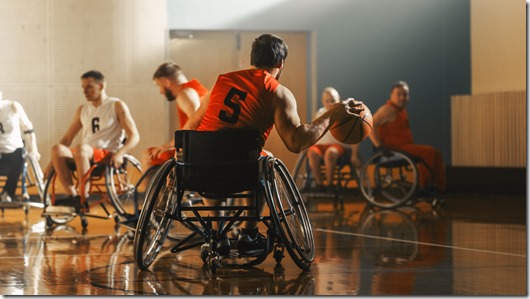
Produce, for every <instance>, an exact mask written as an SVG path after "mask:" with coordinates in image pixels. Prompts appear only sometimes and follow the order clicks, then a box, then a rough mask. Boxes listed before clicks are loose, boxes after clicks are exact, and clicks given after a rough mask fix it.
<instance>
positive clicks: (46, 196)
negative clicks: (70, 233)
mask: <svg viewBox="0 0 530 299" xmlns="http://www.w3.org/2000/svg"><path fill="white" fill-rule="evenodd" d="M66 196H67V195H66V193H65V192H64V191H63V190H62V187H61V184H60V183H59V180H58V179H57V177H56V175H55V170H54V169H53V168H52V170H51V171H50V174H49V175H48V178H47V179H46V183H45V184H44V191H43V195H42V204H43V206H44V211H45V212H46V208H47V207H50V206H53V204H52V199H53V198H55V199H58V198H64V197H66ZM53 201H55V200H53ZM45 218H46V224H47V225H48V226H51V225H53V224H65V223H68V222H70V221H72V219H74V218H75V216H74V215H71V214H64V215H63V214H60V213H58V214H57V215H46V216H45Z"/></svg>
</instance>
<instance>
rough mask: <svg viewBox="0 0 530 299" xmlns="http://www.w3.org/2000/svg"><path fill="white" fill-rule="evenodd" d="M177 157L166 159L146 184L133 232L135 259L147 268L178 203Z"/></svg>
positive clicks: (153, 257) (166, 232) (155, 253)
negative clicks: (147, 185) (169, 216)
mask: <svg viewBox="0 0 530 299" xmlns="http://www.w3.org/2000/svg"><path fill="white" fill-rule="evenodd" d="M175 166H176V161H175V160H174V159H171V160H168V161H167V162H165V163H164V164H163V165H162V167H161V168H160V170H159V171H158V172H157V173H156V176H155V178H154V181H153V184H152V185H150V186H149V188H148V191H147V196H146V201H145V203H144V207H143V208H142V211H141V212H140V218H139V220H138V225H137V226H136V233H135V235H134V259H135V261H136V264H137V265H138V267H139V268H140V269H142V270H147V268H149V266H150V265H151V264H152V263H153V262H154V260H155V259H156V257H157V255H158V253H159V252H160V250H161V249H162V246H163V245H164V241H165V240H166V237H167V234H168V231H169V230H170V228H171V222H172V219H171V218H168V217H167V215H168V214H173V213H174V210H175V208H176V204H177V194H176V192H177V181H176V179H177V176H176V167H175Z"/></svg>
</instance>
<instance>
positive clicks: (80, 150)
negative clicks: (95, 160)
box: [73, 144, 93, 159]
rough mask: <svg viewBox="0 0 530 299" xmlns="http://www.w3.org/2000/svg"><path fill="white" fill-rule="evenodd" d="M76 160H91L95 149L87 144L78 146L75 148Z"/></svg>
mask: <svg viewBox="0 0 530 299" xmlns="http://www.w3.org/2000/svg"><path fill="white" fill-rule="evenodd" d="M74 149H75V150H74V152H73V156H74V159H90V158H91V157H92V153H93V149H92V147H91V146H89V145H86V144H78V145H76V146H75V147H74Z"/></svg>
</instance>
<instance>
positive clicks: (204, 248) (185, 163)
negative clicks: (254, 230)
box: [134, 129, 314, 273]
mask: <svg viewBox="0 0 530 299" xmlns="http://www.w3.org/2000/svg"><path fill="white" fill-rule="evenodd" d="M175 144H176V148H177V153H179V152H181V153H182V155H181V157H180V158H179V159H177V158H174V159H171V160H169V161H167V162H166V163H164V164H163V166H162V167H161V169H160V170H159V171H158V172H157V174H156V176H155V179H154V180H153V182H152V184H151V185H150V186H149V188H148V190H149V191H148V193H147V196H146V201H145V204H144V207H143V209H142V211H141V213H140V219H139V222H138V226H137V229H136V233H135V238H134V258H135V260H136V263H137V265H138V266H139V268H140V269H142V270H146V269H148V268H149V266H150V265H151V264H152V263H153V262H154V261H155V259H156V257H157V255H158V253H159V252H160V250H161V249H162V246H163V244H164V242H165V240H166V237H167V235H168V231H169V229H170V228H171V225H172V221H178V222H180V223H183V224H185V226H186V227H188V228H191V229H192V232H191V233H190V234H189V235H188V236H187V237H185V238H184V239H182V240H181V241H180V242H178V243H177V244H176V245H174V246H173V247H172V248H171V249H170V250H171V252H173V253H177V252H181V251H183V250H187V249H190V248H194V247H200V248H201V250H200V257H201V259H202V260H203V262H204V263H205V264H206V265H207V266H208V267H209V269H210V270H211V272H212V273H215V272H216V270H217V269H219V268H221V267H246V266H252V265H257V264H259V263H261V262H263V261H264V260H265V259H266V258H267V256H268V255H269V254H270V253H271V252H274V258H275V260H276V262H277V263H280V262H281V260H282V258H283V250H284V248H285V249H287V251H288V252H289V254H290V255H291V257H292V258H293V261H294V262H295V263H296V264H297V265H298V266H299V267H300V268H302V269H304V270H307V269H309V267H310V265H311V262H312V261H313V259H314V240H313V234H312V229H311V225H310V222H309V219H308V216H307V212H306V211H305V206H304V205H303V202H302V200H301V197H300V195H299V193H298V190H297V189H296V186H295V185H294V182H293V181H292V178H291V177H290V175H289V173H288V171H287V169H286V167H285V165H284V164H283V163H282V162H281V161H280V160H278V159H276V158H274V157H260V155H259V153H260V151H261V149H260V148H259V143H258V134H257V132H256V131H254V130H244V129H227V130H222V131H214V132H208V131H200V132H199V131H187V130H180V131H176V132H175ZM185 192H195V193H196V194H199V195H200V196H203V197H204V198H207V199H214V200H215V199H217V200H227V199H248V202H246V203H244V204H236V205H225V206H222V205H221V206H200V205H199V206H195V205H184V204H183V199H184V193H185ZM249 202H250V203H249ZM262 202H265V203H266V204H267V205H268V207H269V211H270V213H269V215H262V214H261V211H260V210H261V203H262ZM241 221H256V222H258V223H260V224H261V225H262V227H264V228H266V229H267V232H266V233H265V234H266V235H263V234H261V233H260V235H261V236H262V237H263V238H264V239H265V240H266V241H265V248H264V249H263V250H262V251H260V252H257V253H256V254H255V255H246V254H242V253H239V252H237V248H231V250H230V253H229V254H228V255H224V256H220V255H219V253H218V252H217V248H218V243H219V241H220V240H221V239H223V238H227V237H228V238H230V241H231V244H236V240H237V238H236V237H234V236H232V237H230V236H229V233H230V232H232V228H233V227H234V226H235V225H236V223H238V222H241ZM213 222H216V223H217V224H218V230H217V231H215V230H213V229H212V223H213ZM197 236H200V237H201V238H199V239H197Z"/></svg>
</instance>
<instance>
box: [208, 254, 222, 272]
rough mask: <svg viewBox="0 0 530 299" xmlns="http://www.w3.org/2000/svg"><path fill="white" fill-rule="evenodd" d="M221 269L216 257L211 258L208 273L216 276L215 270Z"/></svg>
mask: <svg viewBox="0 0 530 299" xmlns="http://www.w3.org/2000/svg"><path fill="white" fill-rule="evenodd" d="M219 268H221V261H220V260H219V258H218V257H213V258H211V259H210V271H211V272H212V274H216V273H217V270H218V269H219Z"/></svg>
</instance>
